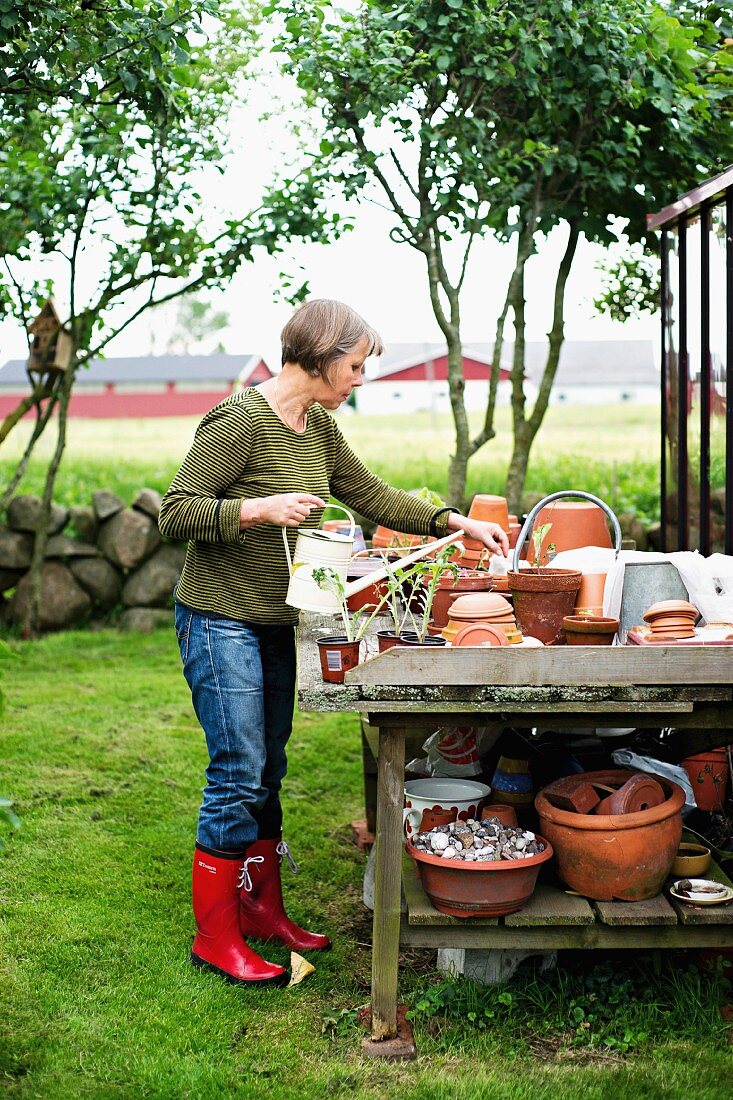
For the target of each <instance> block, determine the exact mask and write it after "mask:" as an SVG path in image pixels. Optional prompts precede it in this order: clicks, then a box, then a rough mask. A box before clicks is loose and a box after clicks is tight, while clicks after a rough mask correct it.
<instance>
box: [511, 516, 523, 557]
mask: <svg viewBox="0 0 733 1100" xmlns="http://www.w3.org/2000/svg"><path fill="white" fill-rule="evenodd" d="M521 530H522V525H521V523H512V522H511V520H510V522H509V549H510V550H513V549H514V547H515V546H516V545H517V539H518V538H519V532H520V531H521Z"/></svg>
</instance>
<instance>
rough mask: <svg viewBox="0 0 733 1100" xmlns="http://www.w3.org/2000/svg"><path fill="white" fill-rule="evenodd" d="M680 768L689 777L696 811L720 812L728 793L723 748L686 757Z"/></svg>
mask: <svg viewBox="0 0 733 1100" xmlns="http://www.w3.org/2000/svg"><path fill="white" fill-rule="evenodd" d="M682 766H683V767H684V769H685V771H686V772H687V774H688V775H689V777H690V783H692V790H693V793H694V795H695V802H696V803H697V808H698V810H722V808H723V804H724V802H725V797H726V794H727V791H728V756H727V753H726V751H725V749H724V748H722V749H711V750H710V751H709V752H700V753H697V755H695V756H688V757H687V759H686V760H683V761H682Z"/></svg>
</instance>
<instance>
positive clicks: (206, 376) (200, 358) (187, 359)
mask: <svg viewBox="0 0 733 1100" xmlns="http://www.w3.org/2000/svg"><path fill="white" fill-rule="evenodd" d="M260 362H262V356H261V355H254V354H251V355H225V354H223V353H217V354H215V355H139V356H126V357H120V358H112V359H92V360H91V362H90V364H89V366H88V367H84V368H82V369H81V370H80V372H79V375H78V381H79V382H80V383H81V384H82V385H83V384H84V383H88V384H90V385H103V384H104V383H109V382H228V383H234V382H237V381H239V382H242V383H243V384H246V382H247V379H248V378H249V376H250V375H251V374H252V372H253V371H254V370H255V368H256V367H257V365H258V364H259V363H260ZM25 365H26V360H25V359H9V360H8V362H6V363H5V364H4V366H2V367H0V386H10V385H12V386H20V385H25V384H26V383H27V381H28V378H27V375H26V372H25ZM268 369H269V368H268Z"/></svg>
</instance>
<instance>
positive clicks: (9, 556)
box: [0, 489, 186, 631]
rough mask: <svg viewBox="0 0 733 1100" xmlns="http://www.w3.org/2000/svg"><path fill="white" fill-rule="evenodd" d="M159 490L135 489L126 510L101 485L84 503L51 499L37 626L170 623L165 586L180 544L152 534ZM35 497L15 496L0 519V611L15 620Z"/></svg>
mask: <svg viewBox="0 0 733 1100" xmlns="http://www.w3.org/2000/svg"><path fill="white" fill-rule="evenodd" d="M160 500H161V498H160V493H157V492H156V491H155V490H154V489H141V490H140V491H139V493H138V494H137V495H136V497H135V499H134V500H133V501H132V504H131V505H130V506H129V507H128V506H127V505H126V503H125V501H124V500H122V499H121V498H120V497H118V496H116V495H115V494H114V493H111V492H109V491H108V490H106V489H100V490H98V491H97V492H96V493H94V494H93V496H92V501H91V504H90V505H89V506H87V507H75V508H70V509H66V508H63V507H61V506H60V505H58V504H54V505H53V507H52V510H51V520H50V525H49V529H48V536H49V537H48V543H47V546H46V553H45V556H44V562H43V567H42V573H41V623H40V625H41V628H42V629H43V630H61V629H64V628H67V627H72V626H76V625H80V624H84V623H95V622H107V623H110V622H115V623H117V624H118V625H119V626H120V627H122V629H125V630H140V631H149V630H152V629H153V628H154V627H155V626H157V625H158V624H159V623H166V624H170V623H171V622H172V612H171V607H172V600H173V589H174V588H175V586H176V583H177V581H178V577H179V575H180V572H181V569H182V567H183V559H184V556H185V550H186V548H185V544H182V543H169V542H164V541H163V540H162V538H161V536H160V532H159V531H158V512H159V510H160ZM40 519H41V501H40V499H39V498H38V497H35V496H30V495H22V496H16V497H14V498H13V500H11V502H10V504H9V505H8V509H7V522H6V523H4V524H0V593H2V596H1V597H0V598H1V599H2V604H1V605H0V614H1V616H2V620H3V621H4V622H5V623H6V624H10V625H13V624H17V623H21V622H22V621H23V618H24V615H25V611H26V609H27V606H28V600H29V577H28V569H29V567H30V563H31V554H32V552H33V538H34V533H35V532H36V531H37V530H38V528H39V524H40Z"/></svg>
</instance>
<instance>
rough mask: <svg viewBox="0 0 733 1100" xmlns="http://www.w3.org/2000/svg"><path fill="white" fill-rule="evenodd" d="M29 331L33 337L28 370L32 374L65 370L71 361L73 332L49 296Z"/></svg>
mask: <svg viewBox="0 0 733 1100" xmlns="http://www.w3.org/2000/svg"><path fill="white" fill-rule="evenodd" d="M28 331H29V332H30V334H31V336H32V337H33V341H32V343H31V355H30V360H29V362H28V370H29V371H30V373H31V374H33V373H35V374H48V373H49V371H64V370H66V368H67V367H68V365H69V363H70V362H71V351H72V345H71V333H70V332H69V330H68V329H67V328H65V327H64V326H63V325H62V323H61V319H60V317H59V315H58V313H57V312H56V307H55V305H54V303H53V299H52V298H49V299H48V301H47V302H46V303H45V305H44V307H43V309H42V310H41V312H40V313H39V314H38V316H37V317H36V319H35V321H34V322H33V324H32V325H30V326H29V328H28Z"/></svg>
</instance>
